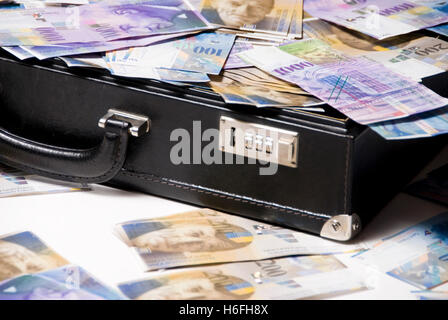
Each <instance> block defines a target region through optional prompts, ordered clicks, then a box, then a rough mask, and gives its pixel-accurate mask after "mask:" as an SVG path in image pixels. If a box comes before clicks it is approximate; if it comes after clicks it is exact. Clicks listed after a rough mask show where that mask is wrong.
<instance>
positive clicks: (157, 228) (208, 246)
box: [131, 219, 252, 253]
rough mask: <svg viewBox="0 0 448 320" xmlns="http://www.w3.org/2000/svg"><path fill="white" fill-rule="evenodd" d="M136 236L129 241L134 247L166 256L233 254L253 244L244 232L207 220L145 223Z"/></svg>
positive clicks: (229, 225) (249, 235)
mask: <svg viewBox="0 0 448 320" xmlns="http://www.w3.org/2000/svg"><path fill="white" fill-rule="evenodd" d="M139 232H140V233H141V234H140V235H139V236H137V237H135V238H133V239H131V241H132V244H133V245H134V246H135V247H137V248H150V249H151V251H158V252H167V253H168V252H170V253H176V252H177V253H182V252H186V251H187V252H214V251H222V250H233V249H238V248H242V247H245V246H247V245H249V244H250V243H251V242H252V237H251V234H250V233H249V232H248V231H247V230H245V229H244V228H242V227H239V226H236V225H232V224H229V223H225V222H220V221H219V222H218V221H213V220H209V219H200V220H199V219H197V220H190V221H187V220H178V221H171V222H164V223H159V222H148V223H145V224H143V225H142V226H141V227H140V230H139Z"/></svg>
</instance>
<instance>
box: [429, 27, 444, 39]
mask: <svg viewBox="0 0 448 320" xmlns="http://www.w3.org/2000/svg"><path fill="white" fill-rule="evenodd" d="M428 30H431V31H433V32H436V33H438V34H441V35H442V36H445V37H447V36H448V24H442V25H440V26H436V27H431V28H428Z"/></svg>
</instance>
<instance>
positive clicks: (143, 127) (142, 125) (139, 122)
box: [98, 109, 151, 137]
mask: <svg viewBox="0 0 448 320" xmlns="http://www.w3.org/2000/svg"><path fill="white" fill-rule="evenodd" d="M109 119H115V120H120V121H124V122H128V123H130V124H131V127H130V128H129V134H130V135H132V136H133V137H140V136H142V135H143V134H145V133H147V132H149V129H150V126H151V121H150V119H149V118H148V117H147V116H144V115H141V114H135V113H130V112H126V111H121V110H118V109H109V110H108V111H107V114H106V115H105V116H104V117H102V118H101V119H100V121H99V122H98V126H99V127H100V128H104V127H105V126H106V122H107V120H109Z"/></svg>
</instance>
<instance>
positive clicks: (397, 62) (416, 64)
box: [365, 50, 445, 82]
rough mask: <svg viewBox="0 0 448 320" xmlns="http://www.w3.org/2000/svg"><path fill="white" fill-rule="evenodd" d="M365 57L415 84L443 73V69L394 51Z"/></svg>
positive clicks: (370, 54)
mask: <svg viewBox="0 0 448 320" xmlns="http://www.w3.org/2000/svg"><path fill="white" fill-rule="evenodd" d="M400 51H401V50H400ZM365 57H367V58H369V59H371V60H372V61H376V62H378V63H380V64H382V65H383V66H385V67H386V68H388V69H389V70H391V71H392V72H395V73H398V74H400V75H402V76H403V77H406V78H409V79H411V80H412V81H416V82H420V81H422V79H423V78H426V77H431V76H434V75H436V74H440V73H443V72H445V70H444V69H441V68H439V67H436V66H434V65H431V64H429V63H426V62H423V61H420V60H418V59H415V58H412V57H409V56H404V55H402V54H401V53H400V52H396V51H395V50H394V51H382V52H374V53H369V54H367V55H365Z"/></svg>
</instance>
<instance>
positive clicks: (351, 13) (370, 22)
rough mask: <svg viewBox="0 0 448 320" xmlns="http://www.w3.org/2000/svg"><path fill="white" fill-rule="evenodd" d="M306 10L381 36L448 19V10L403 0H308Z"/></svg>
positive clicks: (389, 35) (394, 34)
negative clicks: (447, 11)
mask: <svg viewBox="0 0 448 320" xmlns="http://www.w3.org/2000/svg"><path fill="white" fill-rule="evenodd" d="M305 10H306V11H307V12H308V13H310V14H311V15H312V16H314V17H317V18H321V19H324V20H327V21H331V22H334V23H336V24H339V25H342V26H344V27H346V28H349V29H353V30H356V31H359V32H362V33H365V34H367V35H369V36H372V37H374V38H376V39H380V40H381V39H386V38H389V37H393V36H397V35H401V34H406V33H410V32H413V31H417V30H421V29H425V28H428V27H432V26H435V25H438V24H441V23H445V22H448V14H447V13H444V12H442V11H439V10H436V9H433V8H431V7H428V6H425V5H420V4H418V3H414V2H410V1H401V0H364V1H350V2H348V1H344V0H324V1H322V0H307V1H306V2H305Z"/></svg>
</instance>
